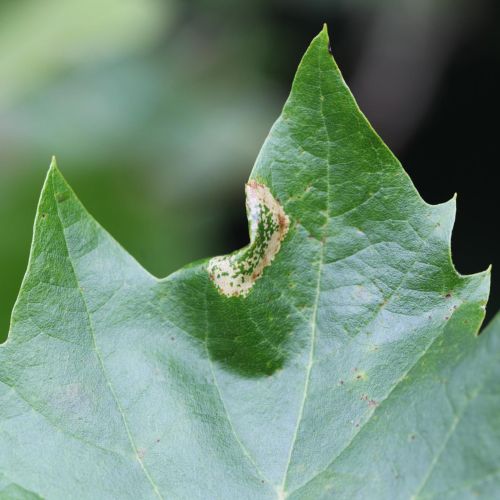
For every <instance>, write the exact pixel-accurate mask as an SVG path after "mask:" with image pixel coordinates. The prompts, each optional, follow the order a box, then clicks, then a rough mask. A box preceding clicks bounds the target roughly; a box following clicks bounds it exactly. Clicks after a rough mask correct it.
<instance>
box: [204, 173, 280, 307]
mask: <svg viewBox="0 0 500 500" xmlns="http://www.w3.org/2000/svg"><path fill="white" fill-rule="evenodd" d="M245 192H246V206H247V218H248V225H249V231H250V244H249V245H248V246H247V247H245V248H243V249H242V250H239V251H238V252H235V253H232V254H231V255H224V256H221V257H214V258H213V259H211V260H210V261H209V263H208V274H209V275H210V278H211V280H212V281H213V283H214V284H215V286H216V287H217V289H218V290H219V292H220V293H221V294H223V295H225V296H226V297H238V296H243V297H244V296H246V295H247V294H248V293H249V292H250V290H251V289H252V287H253V285H254V283H255V281H256V280H257V279H259V278H260V277H261V276H262V273H263V271H264V269H265V268H266V267H267V266H269V265H270V264H271V262H272V261H273V259H274V257H275V256H276V254H277V253H278V252H279V250H280V247H281V242H282V241H283V239H284V237H285V236H286V234H287V232H288V228H289V227H290V220H289V218H288V216H287V215H286V213H285V211H284V210H283V207H282V206H281V205H280V204H279V202H278V201H277V200H276V199H275V198H274V196H273V195H272V193H271V191H270V190H269V188H268V187H267V186H265V185H264V184H259V183H258V182H257V181H255V180H251V181H249V182H248V183H247V185H246V186H245Z"/></svg>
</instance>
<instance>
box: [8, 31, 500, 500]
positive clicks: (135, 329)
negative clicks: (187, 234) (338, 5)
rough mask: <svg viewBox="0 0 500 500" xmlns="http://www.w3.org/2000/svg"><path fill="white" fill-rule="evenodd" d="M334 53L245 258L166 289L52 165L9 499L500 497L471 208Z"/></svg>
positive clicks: (20, 361)
mask: <svg viewBox="0 0 500 500" xmlns="http://www.w3.org/2000/svg"><path fill="white" fill-rule="evenodd" d="M328 44H329V42H328V35H327V32H326V29H325V30H323V31H322V32H321V33H320V34H319V35H318V36H317V37H316V38H315V39H314V40H313V42H312V43H311V45H310V47H309V49H308V50H307V52H306V54H305V56H304V58H303V60H302V62H301V63H300V66H299V69H298V72H297V75H296V78H295V80H294V83H293V87H292V91H291V95H290V97H289V99H288V101H287V102H286V104H285V107H284V109H283V112H282V115H281V116H280V118H279V119H278V121H277V122H276V123H275V125H274V126H273V128H272V130H271V132H270V134H269V136H268V138H267V139H266V142H265V144H264V146H263V149H262V151H261V152H260V154H259V156H258V159H257V161H256V164H255V166H254V169H253V171H252V174H251V178H250V181H249V183H248V185H247V196H248V197H249V201H247V207H248V210H249V225H250V233H251V243H250V245H249V247H247V248H246V249H243V250H241V251H239V252H236V253H235V254H233V255H231V256H226V257H219V258H214V259H211V260H206V261H204V262H202V263H196V264H193V265H191V266H187V267H186V268H184V269H181V270H180V271H178V272H176V273H174V274H173V275H171V276H169V277H168V278H166V279H161V280H160V279H156V278H155V277H153V276H151V275H150V274H149V273H148V272H146V271H145V270H144V269H143V268H142V267H141V266H140V265H139V264H138V263H137V262H136V261H135V260H133V259H132V257H131V256H130V255H129V254H127V252H126V251H125V250H124V249H123V248H121V247H120V245H119V244H118V243H116V241H114V240H113V239H112V238H111V236H110V235H109V234H108V233H107V232H106V231H105V230H104V229H103V228H102V227H101V226H99V224H98V223H97V222H96V221H95V220H94V219H92V217H91V216H90V215H89V214H88V212H87V211H86V210H85V209H84V208H83V206H82V205H81V204H80V202H79V201H78V199H77V198H76V196H75V195H74V194H73V192H72V191H71V189H70V188H69V186H68V185H67V183H66V182H65V180H64V179H63V177H62V176H61V174H60V173H59V170H58V169H57V167H56V166H55V163H54V164H53V165H52V167H51V169H50V172H49V174H48V177H47V180H46V182H45V186H44V189H43V193H42V197H41V200H40V204H39V208H38V213H37V218H36V223H35V235H34V241H33V246H32V252H31V257H30V262H29V266H28V271H27V274H26V277H25V280H24V282H23V285H22V289H21V292H20V295H19V299H18V302H17V304H16V306H15V309H14V312H13V317H12V324H11V330H10V333H9V338H8V340H7V342H6V343H5V344H3V345H2V346H0V498H1V499H4V498H5V499H11V498H16V499H39V498H47V499H68V498H78V499H92V500H95V499H124V498H130V499H148V498H157V499H158V498H160V499H196V498H199V499H218V500H221V499H234V498H238V499H277V500H283V499H285V498H293V499H321V498H349V499H350V498H363V499H366V498H374V499H388V498H439V499H442V498H476V496H477V495H479V496H482V497H484V498H493V497H495V496H497V497H498V494H499V491H500V453H499V451H498V450H499V445H500V386H499V383H498V381H499V380H500V363H499V361H500V319H497V320H495V321H493V322H492V324H491V326H490V327H489V328H488V329H487V330H486V331H485V332H484V333H483V334H482V335H481V336H479V337H478V336H477V335H476V334H477V332H478V330H479V327H480V325H481V322H482V320H483V317H484V308H485V304H486V301H487V296H488V290H489V279H490V278H489V272H484V273H480V274H476V275H473V276H461V275H459V274H458V273H457V272H456V271H455V268H454V266H453V263H452V260H451V253H450V237H451V231H452V226H453V222H454V216H455V200H454V199H453V200H451V201H449V202H447V203H444V204H441V205H435V206H432V205H429V204H427V203H425V202H424V201H423V200H422V199H421V198H420V196H419V195H418V193H417V192H416V190H415V188H414V186H413V184H412V183H411V181H410V179H409V178H408V176H407V175H406V173H405V172H404V170H403V169H402V167H401V165H400V164H399V162H398V160H397V159H396V158H395V157H394V156H393V154H392V153H391V152H390V151H389V149H388V148H387V147H386V146H385V145H384V144H383V142H382V141H381V140H380V138H379V137H378V136H377V135H376V133H375V132H374V131H373V129H372V128H371V127H370V125H369V124H368V122H367V120H366V119H365V117H364V116H363V115H362V113H361V112H360V110H359V109H358V107H357V105H356V102H355V101H354V98H353V97H352V95H351V93H350V91H349V89H348V88H347V86H346V84H345V82H344V80H343V78H342V76H341V74H340V72H339V70H338V68H337V66H336V64H335V62H334V60H333V58H332V56H331V55H330V53H329V49H328ZM422 168H425V165H424V166H422ZM117 210H119V208H117ZM180 216H181V215H180ZM172 245H175V241H173V242H172Z"/></svg>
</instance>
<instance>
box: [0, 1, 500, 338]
mask: <svg viewBox="0 0 500 500" xmlns="http://www.w3.org/2000/svg"><path fill="white" fill-rule="evenodd" d="M497 3H498V2H496V3H495V2H493V1H491V2H489V1H486V0H484V1H483V0H474V1H466V0H462V1H460V0H456V1H453V2H451V1H446V0H439V1H431V0H419V1H418V2H416V1H415V0H412V1H409V0H404V1H396V0H394V1H390V0H385V1H384V0H382V1H377V2H374V1H368V0H355V1H352V0H351V1H347V0H345V1H342V0H337V1H335V0H329V1H327V0H308V1H307V2H304V1H302V2H301V1H299V0H287V1H285V0H267V1H264V0H252V1H248V2H235V1H234V0H233V1H230V0H190V1H181V0H168V1H162V0H87V1H86V2H81V1H74V0H43V1H40V0H3V1H2V2H1V3H0V238H1V244H0V280H1V282H0V340H1V339H2V338H4V337H5V335H6V333H7V330H8V323H9V317H10V312H11V310H12V306H13V304H14V301H15V298H16V295H17V292H18V290H19V286H20V283H21V280H22V276H23V274H24V271H25V268H26V264H27V259H28V254H29V245H30V240H31V232H32V224H33V218H34V214H35V209H36V204H37V201H38V196H39V193H40V189H41V186H42V183H43V179H44V175H45V173H46V171H47V168H48V165H49V162H50V158H51V156H52V155H53V154H55V155H56V156H57V158H58V164H59V167H60V168H61V170H62V171H63V174H64V175H65V176H66V177H67V179H68V180H69V182H70V184H71V185H72V187H73V188H74V189H75V191H76V192H77V194H78V195H79V197H80V198H81V199H82V201H83V202H84V204H85V205H86V206H87V208H88V210H89V211H90V212H91V213H92V214H93V215H94V216H95V217H96V218H97V219H98V220H99V221H100V222H101V223H102V224H103V225H104V227H106V228H107V229H108V230H109V231H110V232H111V234H112V235H113V236H114V237H115V238H116V239H117V240H118V241H120V242H121V243H122V244H123V245H124V246H125V248H127V250H128V251H130V252H131V253H132V254H133V255H134V256H135V257H136V258H137V259H138V260H139V261H140V262H141V264H143V265H144V266H145V267H146V268H147V269H148V270H149V271H150V272H152V273H153V274H155V275H156V276H166V275H167V274H169V273H170V272H172V271H174V270H176V269H177V268H179V267H180V266H182V265H184V264H187V263H189V262H190V261H193V260H196V259H199V258H202V257H208V256H211V255H215V254H220V253H225V252H229V251H232V250H234V249H236V248H238V247H239V246H242V245H243V244H245V242H246V238H247V236H246V220H245V215H244V197H243V185H244V182H245V180H246V178H247V177H248V174H249V172H250V170H251V167H252V164H253V161H254V159H255V157H256V155H257V153H258V150H259V147H260V145H261V143H262V142H263V140H264V139H265V137H266V134H267V132H268V130H269V128H270V126H271V125H272V122H273V121H274V119H275V118H276V117H277V115H278V113H279V111H280V108H281V106H282V104H283V102H284V99H285V98H286V95H287V93H288V90H289V86H290V83H291V79H292V77H293V73H294V71H295V68H296V66H297V64H298V61H299V60H300V56H301V54H302V53H303V51H304V50H305V49H306V47H307V44H308V43H309V41H310V39H311V38H312V37H313V36H314V35H315V34H316V33H317V32H318V31H319V30H320V29H321V26H322V24H323V22H328V24H329V29H330V33H331V35H332V38H333V45H334V51H335V55H336V58H337V60H338V62H339V64H340V66H341V68H342V69H343V70H344V73H345V76H346V79H347V81H348V83H349V84H350V85H351V87H352V89H353V91H354V93H355V94H356V96H357V97H358V99H359V101H360V104H361V107H362V109H363V110H364V111H365V112H366V113H367V115H368V117H369V118H370V119H371V120H372V122H373V123H374V125H375V127H376V128H377V130H378V131H379V132H380V133H381V135H382V137H383V138H384V139H385V140H386V141H387V142H388V143H389V145H390V146H391V147H392V148H393V149H394V150H395V151H396V153H397V154H398V155H399V157H400V158H401V159H402V160H403V162H404V165H405V167H406V168H407V170H408V171H409V173H410V175H411V176H412V178H413V179H414V181H415V183H416V184H417V187H418V188H419V190H420V191H421V193H422V194H423V196H424V198H426V199H427V201H429V202H433V203H436V202H441V201H444V200H446V199H448V198H450V197H451V196H452V195H453V193H454V192H455V191H458V192H459V195H460V196H459V209H460V211H459V217H458V225H457V229H456V231H455V236H454V238H455V242H454V249H455V261H456V263H457V267H458V268H459V270H460V271H462V272H473V271H477V270H481V269H484V268H485V267H486V266H487V265H488V264H490V263H491V262H493V261H494V259H495V258H496V257H497V256H498V254H499V253H498V250H499V247H498V241H497V240H496V238H495V237H492V234H494V232H493V228H494V227H496V225H497V221H496V217H495V215H496V207H495V206H494V204H493V201H494V194H493V191H491V196H490V194H489V192H488V189H490V190H492V187H491V186H493V185H494V182H493V178H492V177H491V180H490V176H492V175H493V173H494V169H492V168H491V167H492V166H494V165H495V166H496V163H495V162H496V161H497V160H496V157H497V155H496V152H495V151H494V147H493V145H494V144H495V135H496V134H495V133H494V131H493V130H491V128H490V127H488V125H487V122H486V120H485V118H486V117H487V115H489V114H490V113H494V111H495V110H496V109H498V98H497V94H498V90H497V87H498V83H499V80H498V77H497V76H496V70H497V69H498V63H499V61H500V58H499V54H500V42H499V38H498V35H497V32H498V28H497V26H498V20H499V19H500V15H499V9H498V7H497V5H496V4H497ZM471 129H472V130H471ZM488 134H490V135H488ZM457 144H459V145H460V147H458V148H457ZM495 292H496V289H495ZM497 296H498V294H497V293H495V294H494V298H493V305H492V307H491V309H496V308H498V301H497V300H496V297H497Z"/></svg>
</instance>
